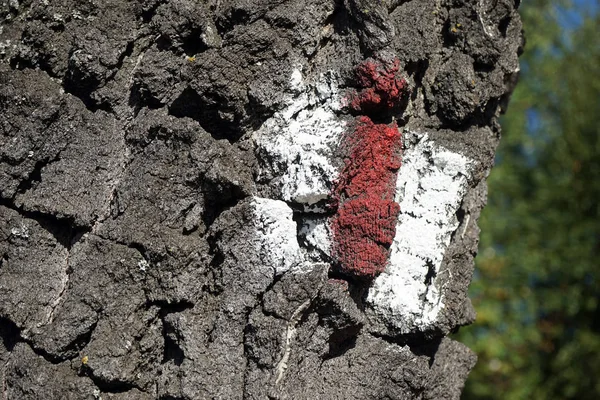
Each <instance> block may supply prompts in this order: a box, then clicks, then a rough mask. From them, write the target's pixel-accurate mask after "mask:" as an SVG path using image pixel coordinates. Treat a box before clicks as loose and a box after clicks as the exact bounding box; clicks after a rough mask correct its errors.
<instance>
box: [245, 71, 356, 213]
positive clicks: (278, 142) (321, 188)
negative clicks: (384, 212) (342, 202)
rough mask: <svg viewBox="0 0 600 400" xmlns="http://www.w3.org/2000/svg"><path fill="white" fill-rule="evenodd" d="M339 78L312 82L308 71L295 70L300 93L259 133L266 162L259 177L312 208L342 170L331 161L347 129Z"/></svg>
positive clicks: (257, 140)
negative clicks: (340, 112)
mask: <svg viewBox="0 0 600 400" xmlns="http://www.w3.org/2000/svg"><path fill="white" fill-rule="evenodd" d="M337 80H338V76H337V75H336V74H334V73H333V72H329V73H327V74H322V75H321V76H320V78H319V81H318V82H317V83H316V84H310V85H309V84H306V83H305V81H304V78H303V76H302V71H301V70H300V69H296V70H294V72H293V73H292V75H291V77H290V88H291V90H293V91H294V92H295V94H294V95H291V96H290V97H289V98H288V99H287V107H285V108H284V109H283V110H282V111H280V112H277V113H276V114H275V115H274V116H273V117H272V118H270V119H268V120H267V121H266V122H265V123H264V124H263V125H262V126H261V128H260V129H259V130H258V131H257V132H256V133H255V134H254V136H253V139H254V142H255V145H256V151H257V153H258V154H259V157H258V159H259V160H260V162H261V165H260V170H259V177H258V179H259V181H261V180H269V179H272V181H271V185H272V186H273V187H275V188H276V189H277V190H278V192H279V193H278V197H279V198H280V199H281V200H284V201H293V202H297V203H301V204H306V205H308V206H310V205H314V204H315V203H317V202H319V201H320V200H324V199H326V198H327V197H328V196H329V194H330V192H331V187H332V184H333V180H334V179H335V176H336V174H337V168H335V167H334V166H333V165H332V163H331V159H332V157H333V152H334V151H335V149H336V148H337V147H338V143H339V140H340V138H341V135H342V134H343V132H344V128H345V123H344V122H343V121H341V120H340V119H339V118H338V117H337V116H336V114H335V111H336V110H339V109H340V96H339V93H338V88H337Z"/></svg>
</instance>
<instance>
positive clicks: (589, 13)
mask: <svg viewBox="0 0 600 400" xmlns="http://www.w3.org/2000/svg"><path fill="white" fill-rule="evenodd" d="M598 7H599V3H598V2H597V1H556V0H555V1H547V0H539V1H528V2H525V3H524V4H522V8H521V15H522V17H523V23H524V27H525V37H526V47H525V53H524V55H523V56H522V58H521V70H522V75H521V79H520V83H519V85H518V86H517V89H516V91H515V93H514V94H513V96H512V100H511V104H510V107H509V112H508V114H507V115H506V117H505V118H504V120H503V122H502V125H503V139H502V142H501V144H500V147H499V149H498V154H497V159H496V161H497V166H496V167H495V168H494V169H493V170H492V173H491V175H490V178H489V181H488V182H489V204H488V206H487V208H486V209H485V212H484V213H483V216H482V218H481V220H480V224H481V228H482V236H481V244H480V254H479V256H478V261H477V266H478V268H477V269H476V275H475V280H474V282H473V284H472V287H471V297H472V299H473V302H474V305H475V308H476V310H477V313H478V317H477V321H476V323H475V325H473V326H470V327H467V328H463V329H462V330H461V332H460V334H459V337H460V339H461V340H462V341H463V342H465V343H466V344H467V345H469V346H470V347H471V348H472V349H474V350H475V351H476V352H477V354H478V356H479V361H478V364H477V366H476V367H475V370H474V371H473V372H472V374H471V376H470V378H469V380H468V381H467V388H466V391H465V394H464V398H466V399H475V398H486V399H487V398H501V399H519V398H527V399H544V398H552V399H563V398H564V399H570V398H578V399H597V398H599V397H600V381H599V380H598V378H597V377H598V374H599V373H600V357H598V354H600V334H599V333H600V305H599V297H600V284H599V281H598V280H599V276H598V265H599V264H600V263H599V261H598V257H599V256H600V219H599V214H600V205H599V204H600V203H599V199H600V140H599V136H600V135H599V133H600V132H599V124H598V121H597V117H598V112H599V111H600V78H599V77H600V46H599V42H598V26H600V18H599V14H598Z"/></svg>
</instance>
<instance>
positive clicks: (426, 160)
mask: <svg viewBox="0 0 600 400" xmlns="http://www.w3.org/2000/svg"><path fill="white" fill-rule="evenodd" d="M408 134H410V133H408ZM415 135H416V136H418V137H420V140H419V142H418V143H417V144H416V145H415V146H414V147H412V148H410V149H408V150H406V151H405V153H404V156H403V160H402V167H401V168H400V172H399V173H398V180H397V192H396V201H397V202H398V203H399V204H400V215H399V217H398V224H397V226H396V236H395V238H394V242H393V243H392V246H391V253H390V263H389V265H388V267H387V268H386V270H385V271H384V272H383V273H382V274H381V275H379V276H378V277H377V278H376V279H375V281H374V282H373V285H372V287H371V288H370V289H369V294H368V297H367V303H368V305H369V306H370V308H371V309H372V311H374V313H375V314H376V315H377V316H379V317H380V318H382V319H383V320H384V321H385V322H386V323H387V324H389V325H392V326H394V327H396V328H397V329H400V331H401V332H402V333H408V332H411V331H414V330H424V329H426V328H428V327H430V326H431V325H432V324H433V323H435V321H436V319H437V316H438V313H439V311H440V310H441V309H442V308H443V307H444V303H443V297H442V293H441V291H440V289H438V288H437V287H435V285H434V282H430V283H426V277H427V275H428V273H429V270H430V268H431V269H433V271H432V272H433V273H434V276H437V274H438V273H439V271H440V267H441V264H442V260H443V257H444V254H445V252H446V249H447V247H448V244H449V243H450V238H451V235H452V233H453V232H454V231H455V230H456V229H457V228H458V224H459V222H458V219H457V218H456V212H457V210H458V208H459V207H460V205H461V202H462V199H463V197H464V196H465V193H466V191H467V185H468V183H467V179H468V177H469V176H470V165H471V161H470V160H469V159H467V158H466V157H464V156H462V155H460V154H457V153H454V152H452V151H449V150H447V149H444V148H442V147H439V146H436V145H435V144H434V143H433V142H432V141H430V140H428V138H427V135H426V134H424V135H419V134H415ZM405 136H406V134H405Z"/></svg>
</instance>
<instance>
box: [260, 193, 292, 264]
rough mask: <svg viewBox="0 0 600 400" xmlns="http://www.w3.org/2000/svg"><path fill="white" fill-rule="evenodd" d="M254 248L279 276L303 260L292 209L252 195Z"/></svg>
mask: <svg viewBox="0 0 600 400" xmlns="http://www.w3.org/2000/svg"><path fill="white" fill-rule="evenodd" d="M252 206H253V207H254V214H255V226H256V242H255V250H256V252H257V253H258V254H260V258H261V260H262V261H263V262H264V263H265V265H267V266H269V267H271V268H273V269H274V270H275V274H277V275H280V274H282V273H284V272H286V271H289V270H290V269H292V268H293V267H298V265H299V264H300V262H301V261H303V257H302V252H301V250H300V245H299V244H298V237H297V235H296V223H295V222H294V220H293V219H292V217H293V212H292V209H291V208H290V207H289V206H288V205H287V204H286V203H284V202H283V201H280V200H272V199H263V198H260V197H254V198H253V199H252Z"/></svg>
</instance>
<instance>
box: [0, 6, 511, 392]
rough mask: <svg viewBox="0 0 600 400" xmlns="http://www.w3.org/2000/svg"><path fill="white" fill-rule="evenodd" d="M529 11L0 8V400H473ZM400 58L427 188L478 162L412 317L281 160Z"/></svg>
mask: <svg viewBox="0 0 600 400" xmlns="http://www.w3.org/2000/svg"><path fill="white" fill-rule="evenodd" d="M515 3H516V4H515ZM518 3H519V2H518V1H517V2H514V1H509V0H479V1H475V0H472V1H468V0H421V1H416V0H413V1H399V0H398V1H394V0H390V1H387V0H345V1H342V0H331V1H328V0H325V1H322V0H314V1H313V0H289V1H284V0H239V1H237V0H211V1H198V0H137V1H134V0H129V1H123V0H89V1H76V0H56V1H54V0H53V1H32V0H21V1H17V0H10V1H5V0H2V1H0V21H2V23H1V25H0V111H1V112H0V336H1V337H2V341H0V399H3V400H4V399H11V400H12V399H99V398H103V399H157V398H158V399H164V400H166V399H239V398H248V399H265V398H281V399H457V398H459V397H460V392H461V389H462V386H463V384H464V381H465V379H466V377H467V374H468V371H469V370H470V369H471V368H472V366H473V365H474V363H475V359H476V357H475V355H474V354H473V353H472V352H471V351H470V350H468V349H467V348H466V347H465V346H463V345H461V344H459V343H457V342H454V341H452V340H450V339H448V338H447V337H446V336H447V335H448V334H449V333H451V332H452V331H453V330H455V329H456V328H457V327H458V326H461V325H465V324H468V323H470V322H472V321H473V319H474V311H473V309H472V306H471V304H470V301H469V299H468V296H467V287H468V284H469V282H470V279H471V275H472V271H473V257H474V255H475V253H476V249H477V241H478V235H479V231H478V228H477V225H476V220H477V217H478V215H479V212H480V210H481V208H482V207H483V205H484V203H485V198H486V190H485V182H484V179H485V176H487V173H488V172H489V169H490V168H491V166H492V163H493V157H494V150H495V147H496V145H497V142H498V140H499V135H500V128H499V126H498V123H497V117H498V114H499V112H500V111H501V108H502V107H503V106H504V105H505V103H506V100H507V96H508V95H509V94H510V91H511V90H512V86H513V84H514V82H515V80H516V75H517V73H518V61H517V52H518V51H519V48H520V45H521V25H520V20H519V17H518V14H517V13H516V10H515V7H516V5H518ZM394 58H397V59H398V60H400V65H401V75H402V77H404V78H405V79H406V80H407V81H408V84H409V88H410V90H409V95H408V96H407V97H406V98H405V100H404V104H403V110H402V112H399V113H398V114H397V115H395V116H394V118H395V119H396V120H397V122H398V125H399V127H400V128H401V129H402V131H403V132H404V141H405V145H404V146H405V155H406V162H407V165H408V166H410V165H411V164H410V163H411V161H412V162H414V163H415V165H417V164H418V163H419V162H420V161H419V160H425V161H424V162H425V164H424V165H426V166H427V167H422V168H420V169H419V168H416V167H415V168H414V170H413V171H414V175H411V176H412V177H413V178H414V177H416V178H417V179H421V178H423V179H425V178H427V177H434V178H435V177H436V176H437V175H435V174H437V173H441V172H440V171H442V170H443V169H444V168H445V166H444V165H445V164H444V165H440V164H439V163H440V161H439V160H442V161H443V162H444V163H445V162H447V160H449V159H453V158H452V157H454V156H452V154H456V155H457V157H458V159H459V160H467V161H468V163H467V164H468V165H467V164H465V166H464V168H465V171H468V172H464V171H462V170H459V171H458V172H456V173H454V175H448V174H450V172H447V173H446V175H443V174H442V175H443V176H444V177H448V176H450V177H451V178H452V179H450V180H449V181H448V182H450V183H448V185H451V184H452V183H451V181H452V182H459V184H460V185H459V186H460V187H458V189H456V190H457V192H456V193H454V194H448V195H447V198H448V204H446V203H443V202H441V203H440V204H442V207H450V208H449V211H446V214H447V215H445V214H444V211H440V213H441V214H440V215H442V216H444V215H445V216H446V217H448V219H447V220H444V219H443V220H440V222H439V223H438V224H437V226H438V228H440V229H442V231H443V232H444V235H447V240H446V239H444V240H441V239H440V240H441V242H440V243H441V244H439V246H441V247H440V249H442V250H443V252H442V253H440V257H442V258H443V259H442V258H440V260H439V263H438V264H435V262H434V261H432V260H431V259H428V260H426V261H427V263H428V264H427V265H429V267H428V268H429V270H426V271H425V272H423V277H425V279H422V277H420V278H419V277H417V278H418V279H420V280H421V281H422V282H421V281H419V282H418V283H419V284H422V285H423V287H422V288H421V289H422V290H424V291H422V292H418V293H417V295H418V296H417V297H418V298H417V300H418V301H422V304H420V305H418V307H420V309H419V311H418V312H417V313H416V314H414V313H413V314H410V313H406V314H405V313H404V311H405V310H406V307H405V306H404V305H401V306H391V305H390V304H391V303H390V302H392V303H393V302H394V301H396V298H394V297H393V296H392V297H389V296H388V297H385V296H383V295H382V296H383V297H382V298H383V300H382V301H384V302H387V303H385V305H383V306H382V305H381V304H380V303H378V301H379V300H372V299H371V298H370V297H369V296H371V294H369V293H370V292H369V290H371V288H370V285H371V284H372V283H370V282H364V281H357V280H355V279H352V278H351V277H345V276H342V275H340V274H336V273H335V271H332V270H331V268H332V264H334V263H335V260H333V259H332V258H331V254H329V253H328V251H327V250H326V249H325V250H323V249H322V248H320V246H321V245H322V243H320V242H319V238H312V239H311V236H310V233H307V230H306V229H308V228H306V227H309V226H311V225H310V224H311V223H312V222H311V221H313V222H314V221H321V222H323V221H325V220H327V218H328V217H329V216H328V215H327V212H325V213H323V212H319V210H318V208H311V207H309V206H311V204H312V200H311V201H308V202H304V203H303V200H299V199H300V198H301V197H300V196H297V193H298V190H299V189H298V188H297V187H296V186H297V185H299V183H298V181H294V180H292V181H290V180H289V176H288V175H289V174H288V173H289V171H291V170H292V169H293V168H292V167H293V166H294V165H295V164H294V163H295V162H297V160H299V159H300V158H301V157H302V155H301V154H300V153H298V154H300V155H298V157H297V158H296V159H294V158H290V159H286V158H285V157H288V156H289V154H287V153H286V155H285V157H284V156H282V154H280V153H277V151H281V149H282V148H283V149H285V148H286V146H289V148H290V149H292V148H293V146H292V145H293V143H292V142H290V143H289V144H285V143H284V145H282V147H281V148H279V150H272V148H271V147H270V146H271V143H274V142H275V141H276V139H275V137H276V136H277V135H280V136H281V137H283V136H285V132H288V133H289V132H292V133H293V132H295V131H293V130H292V128H293V127H294V126H296V125H294V124H300V125H302V123H303V122H302V121H303V118H305V120H307V121H308V122H307V123H306V124H305V125H306V126H309V128H310V126H312V125H310V124H311V122H310V121H311V119H310V118H311V115H317V114H316V113H317V112H318V111H319V110H321V111H322V110H326V111H327V113H328V114H327V115H328V116H333V117H332V118H334V119H332V120H331V121H333V122H331V121H330V122H331V124H333V125H335V124H338V123H351V121H352V119H353V118H354V117H352V116H351V113H350V112H349V111H348V110H347V109H345V108H344V107H343V106H340V107H338V108H335V107H334V108H327V107H333V106H330V103H331V102H332V101H333V100H332V99H334V96H337V95H338V94H339V97H340V99H342V100H341V101H343V96H344V95H343V93H345V91H348V90H351V88H352V87H355V86H356V76H355V73H354V69H355V67H356V66H357V65H359V64H360V63H361V62H363V61H364V60H366V59H373V60H384V61H385V60H390V59H394ZM320 85H321V86H320ZM322 85H325V86H326V88H325V89H323V86H322ZM336 90H337V92H336ZM323 93H325V94H323ZM303 96H305V97H303ZM311 96H312V97H311ZM303 99H308V100H306V101H304V100H303ZM303 101H304V103H303ZM331 104H333V103H331ZM294 107H296V108H294ZM288 112H289V114H290V115H287V114H286V113H288ZM311 113H312V114H311ZM328 121H329V120H328ZM336 121H337V122H336ZM340 121H341V122H340ZM320 122H323V121H322V120H318V121H316V122H315V124H317V123H320ZM385 122H390V121H385ZM328 123H329V122H328ZM290 126H291V127H292V128H290ZM303 126H304V125H303ZM306 126H304V128H301V129H300V131H299V132H300V133H299V134H300V135H302V134H304V133H305V130H302V129H309V128H306ZM335 126H338V125H335ZM339 126H341V125H339ZM293 129H296V128H293ZM323 129H328V128H323ZM278 132H279V133H278ZM261 135H262V136H261ZM265 135H266V136H265ZM269 135H271V136H269ZM264 137H266V138H267V139H264V140H263V139H260V138H264ZM257 138H258V139H257ZM261 140H262V142H261ZM290 140H292V141H293V140H295V139H294V138H293V137H291V139H290ZM332 146H333V147H332V148H331V149H329V150H328V149H325V150H323V151H322V153H318V154H317V153H315V154H317V155H319V156H323V157H324V159H327V157H329V161H328V162H330V164H331V166H332V168H340V165H341V162H342V161H341V156H340V154H339V152H337V151H336V148H335V146H334V145H332ZM419 146H421V147H419ZM421 148H422V149H424V150H419V149H421ZM330 150H331V151H330ZM290 151H291V150H290ZM308 151H311V149H310V148H309V149H308ZM319 151H320V150H319ZM411 151H412V153H411ZM419 151H421V153H419ZM442 153H443V154H450V155H449V156H447V157H450V158H448V159H445V158H444V157H446V156H442V155H440V154H442ZM290 154H291V153H290ZM411 154H412V155H411ZM420 155H422V156H423V157H424V158H423V159H420V158H419V157H420ZM411 157H413V158H411ZM444 160H446V161H444ZM298 162H299V163H302V162H303V161H302V160H300V161H298ZM465 162H466V161H465ZM319 165H321V164H319ZM328 165H329V164H328ZM321 166H322V165H321ZM408 166H407V167H406V168H409V167H408ZM309 167H310V168H309V169H311V168H312V167H313V166H310V165H309ZM294 168H295V167H294ZM299 168H300V167H299ZM427 168H429V169H427ZM312 170H313V172H314V168H313V169H312ZM282 171H283V172H282ZM400 171H401V172H400V173H402V171H403V170H402V167H401V169H400ZM428 171H429V172H428ZM325 172H326V171H321V173H322V174H324V173H325ZM306 173H307V174H310V172H306ZM286 174H288V175H286ZM286 179H288V180H287V181H286ZM324 179H325V180H324V182H325V187H330V186H331V182H332V180H334V178H332V177H326V178H324ZM290 182H291V183H290ZM286 185H288V186H286ZM289 185H291V186H289ZM294 185H296V186H294ZM315 185H317V184H315ZM327 185H329V186H327ZM461 185H462V186H461ZM309 186H310V185H309ZM317 186H318V185H317ZM290 187H291V189H290V190H291V191H292V192H294V190H295V191H296V192H294V193H292V194H291V195H289V196H288V195H286V190H288V189H289V188H290ZM315 187H316V186H315ZM315 187H309V188H308V192H309V194H310V195H311V196H313V195H314V196H316V195H320V194H322V193H317V192H319V189H318V188H317V189H315ZM286 188H287V189H286ZM421 189H423V188H421ZM442 189H443V188H438V190H440V195H439V196H440V198H445V197H444V196H446V195H445V194H444V193H446V189H443V190H442ZM432 190H436V188H433V189H432ZM448 190H449V189H448ZM452 190H454V189H452ZM422 191H425V192H426V189H423V190H422ZM315 193H316V194H315ZM448 193H449V192H448ZM452 196H458V197H456V199H458V202H457V203H456V204H455V206H453V205H452V204H454V203H452V204H450V203H451V202H452V201H454V200H456V199H454V197H452ZM275 200H277V201H275ZM419 201H425V200H419ZM305 203H306V204H305ZM309 203H311V204H309ZM263 204H266V205H267V206H265V208H264V209H262V208H261V207H263ZM317 205H318V204H317ZM420 206H422V204H421V205H420ZM273 207H276V208H273ZM277 207H279V208H277ZM423 207H424V206H422V207H421V208H422V209H424V210H425V208H423ZM431 207H433V208H435V207H434V206H431ZM452 207H454V208H452ZM433 208H432V209H433ZM261 210H263V211H264V212H266V213H267V214H261V212H262V211H261ZM273 210H276V211H273ZM288 211H289V212H288ZM425 211H427V210H425ZM271 212H273V213H274V214H273V215H274V216H272V215H271V214H269V213H271ZM288 214H289V215H288ZM265 215H266V216H265ZM292 216H293V219H292ZM407 217H411V218H412V217H414V218H415V219H418V218H417V217H418V216H414V215H412V216H407ZM422 217H423V218H422V219H423V220H425V219H426V216H425V215H423V216H422ZM270 218H271V219H270ZM272 218H275V219H274V220H272ZM278 218H280V219H278ZM424 223H425V222H424ZM427 223H433V222H431V221H428V222H427ZM290 224H291V225H290ZM446 225H447V226H446ZM290 226H291V228H290ZM323 226H325V225H323ZM304 228H306V229H304ZM446 228H447V229H446ZM286 229H287V230H286ZM436 229H437V228H436ZM309 231H310V229H309ZM415 234H416V235H417V234H419V233H418V232H415ZM290 249H291V250H290ZM292 250H293V251H295V252H296V253H293V251H292ZM407 251H409V252H413V251H414V252H417V253H418V251H420V250H418V249H417V250H414V249H413V250H411V249H409V250H407ZM280 253H281V254H280ZM292 253H293V254H292ZM417 253H415V254H416V255H415V254H413V253H411V254H413V255H415V257H417V258H418V257H421V256H420V255H419V254H417ZM436 254H437V253H436ZM423 257H424V256H422V257H421V258H422V259H423V260H425V258H423ZM434 264H435V265H434ZM307 265H308V267H307ZM419 273H421V272H419ZM417 278H415V279H417ZM418 279H417V280H418ZM423 288H424V289H423ZM421 289H418V290H421ZM406 290H407V291H408V289H406ZM400 293H404V292H402V291H401V292H400ZM432 293H434V295H432ZM373 296H374V295H373ZM407 296H408V295H407ZM431 296H433V297H432V298H434V300H430V297H431ZM398 301H400V300H398ZM402 301H404V300H402ZM406 301H408V302H409V303H410V301H412V300H410V299H409V300H406ZM409 303H406V304H409ZM394 304H395V303H394ZM402 304H404V303H402ZM438 306H439V307H438ZM394 307H396V308H394ZM436 307H437V308H436ZM426 308H427V310H429V309H435V312H433V311H431V312H430V311H426V310H425V309H426ZM438 309H439V310H438ZM397 313H399V314H397Z"/></svg>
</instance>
